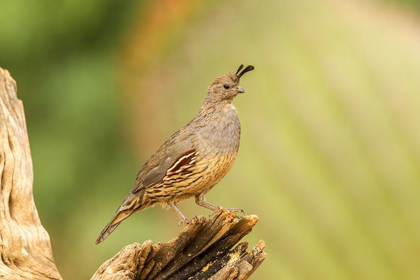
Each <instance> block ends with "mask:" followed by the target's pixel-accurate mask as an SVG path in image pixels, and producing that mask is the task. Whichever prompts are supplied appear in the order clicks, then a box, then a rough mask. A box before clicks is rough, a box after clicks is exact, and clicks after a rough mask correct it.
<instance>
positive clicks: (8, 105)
mask: <svg viewBox="0 0 420 280" xmlns="http://www.w3.org/2000/svg"><path fill="white" fill-rule="evenodd" d="M16 91H17V89H16V82H15V81H14V80H13V79H12V77H11V76H10V74H9V72H8V71H7V70H3V69H2V68H0V256H1V258H0V279H61V276H60V274H59V273H58V271H57V268H56V266H55V264H54V259H53V255H52V250H51V244H50V237H49V236H48V233H47V231H46V230H45V229H44V228H43V227H42V225H41V221H40V220H39V217H38V212H37V210H36V207H35V203H34V199H33V195H32V182H33V170H32V158H31V152H30V149H29V140H28V134H27V131H26V122H25V114H24V111H23V105H22V102H21V101H20V100H19V99H17V96H16Z"/></svg>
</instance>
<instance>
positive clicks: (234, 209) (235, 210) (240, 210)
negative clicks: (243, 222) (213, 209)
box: [225, 208, 245, 215]
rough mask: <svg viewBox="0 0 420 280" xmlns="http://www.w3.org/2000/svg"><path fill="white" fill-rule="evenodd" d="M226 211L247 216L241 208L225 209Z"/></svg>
mask: <svg viewBox="0 0 420 280" xmlns="http://www.w3.org/2000/svg"><path fill="white" fill-rule="evenodd" d="M225 209H226V210H228V211H231V212H235V213H237V212H241V213H242V214H244V215H245V211H244V210H243V209H240V208H225Z"/></svg>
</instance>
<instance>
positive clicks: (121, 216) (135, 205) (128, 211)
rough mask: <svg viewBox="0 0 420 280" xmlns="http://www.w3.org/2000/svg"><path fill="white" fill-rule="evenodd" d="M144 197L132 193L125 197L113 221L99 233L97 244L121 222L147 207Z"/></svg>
mask: <svg viewBox="0 0 420 280" xmlns="http://www.w3.org/2000/svg"><path fill="white" fill-rule="evenodd" d="M142 197H143V195H141V196H140V195H133V194H131V193H130V194H129V195H128V196H127V197H126V198H125V199H124V201H123V203H122V205H121V206H120V208H118V210H117V212H116V213H115V215H114V217H112V219H111V221H109V223H108V224H107V225H106V226H105V228H104V229H103V230H102V232H101V234H99V236H98V238H97V239H96V242H95V244H99V243H101V242H102V241H104V240H105V238H107V237H108V236H109V235H110V234H111V233H112V232H113V231H114V230H115V229H116V228H117V227H118V226H119V225H120V224H121V222H122V221H124V220H125V219H127V218H128V217H130V216H131V215H132V214H134V213H136V212H138V211H140V210H142V209H144V208H147V205H144V204H143V199H142Z"/></svg>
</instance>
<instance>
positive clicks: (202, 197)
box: [195, 194, 220, 212]
mask: <svg viewBox="0 0 420 280" xmlns="http://www.w3.org/2000/svg"><path fill="white" fill-rule="evenodd" d="M205 196H206V194H200V195H196V196H195V203H197V205H198V206H201V207H204V208H207V209H210V210H211V211H213V212H214V211H216V210H219V209H220V206H217V205H213V204H210V203H208V202H206V197H205Z"/></svg>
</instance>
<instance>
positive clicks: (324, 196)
mask: <svg viewBox="0 0 420 280" xmlns="http://www.w3.org/2000/svg"><path fill="white" fill-rule="evenodd" d="M419 8H420V5H419V2H418V1H415V0H413V1H409V0H406V1H397V0H395V1H391V0H388V1H385V0H364V1H362V0H342V1H334V0H317V1H310V0H266V1H258V0H242V1H239V0H233V1H193V0H179V1H173V0H155V1H150V0H149V1H134V0H126V1H112V0H91V1H82V0H62V1H47V0H39V1H36V2H34V1H22V0H18V1H2V3H1V9H0V67H2V68H6V69H8V70H9V71H10V72H11V74H12V76H13V77H14V79H15V80H16V81H17V84H18V90H19V91H18V96H19V98H20V99H22V100H23V102H24V105H25V112H26V119H27V125H28V131H29V139H30V142H31V150H32V156H33V162H34V172H35V182H34V196H35V202H36V205H37V208H38V212H39V215H40V217H41V220H42V223H43V225H44V227H45V228H46V229H47V231H48V232H49V234H50V236H51V242H52V247H53V251H54V257H55V261H56V264H57V266H58V269H59V271H60V273H61V274H62V276H63V277H64V278H65V279H88V278H89V277H90V276H91V275H92V274H93V273H94V272H95V270H96V269H97V268H98V267H99V266H100V264H101V263H102V262H104V261H105V260H107V259H109V258H110V257H112V256H113V255H114V254H115V253H116V252H117V251H119V250H120V249H121V248H122V247H123V246H125V245H127V244H130V243H132V242H140V243H141V242H143V241H145V240H147V239H152V240H153V241H154V242H165V241H168V240H169V239H171V238H172V237H173V236H175V235H176V234H177V233H178V231H179V230H180V228H178V227H177V224H178V217H177V216H176V214H175V213H174V212H172V211H165V210H163V209H161V208H160V207H155V208H152V209H149V210H146V211H143V212H140V213H138V214H136V215H134V216H132V217H131V218H130V219H128V220H126V221H125V222H124V223H122V224H121V226H120V227H119V228H118V230H116V231H115V232H114V233H113V234H112V235H111V236H110V237H109V238H108V239H107V240H106V241H105V242H104V243H102V244H100V245H99V246H95V245H94V241H95V239H96V237H97V235H98V234H99V232H100V231H101V230H102V228H103V227H104V226H105V224H106V223H107V222H108V221H109V219H110V218H111V217H112V215H113V213H114V211H115V210H116V209H117V207H118V206H119V205H120V203H121V201H122V200H123V198H124V197H125V195H126V193H127V192H128V191H129V190H130V188H131V186H132V185H133V183H134V179H135V177H136V174H137V171H138V170H139V169H140V167H141V166H142V165H143V163H144V162H145V161H146V160H147V158H148V157H149V156H150V155H151V154H152V153H153V152H154V151H155V150H156V149H157V148H158V147H159V146H160V144H161V143H163V142H164V140H166V139H167V138H168V137H169V136H170V135H171V134H172V133H173V132H175V131H176V130H177V129H179V128H180V127H181V126H183V125H185V124H186V123H187V122H188V121H189V120H190V119H191V118H192V117H194V115H195V114H196V112H197V111H198V110H199V108H200V106H201V102H202V100H203V97H204V95H205V92H206V89H207V86H208V85H209V84H210V82H211V81H212V80H213V79H214V78H215V77H217V76H220V75H223V74H225V73H226V72H228V71H235V70H236V69H237V67H238V66H239V65H240V64H241V63H243V64H253V65H255V67H256V70H255V71H254V72H251V73H249V74H248V75H246V76H245V78H244V79H242V81H241V82H242V86H243V87H244V88H245V89H246V94H245V95H241V96H239V97H238V98H237V99H236V100H235V106H236V108H237V109H238V111H239V114H240V118H241V122H242V131H243V133H242V140H241V148H240V152H239V156H238V158H237V161H236V163H235V166H234V167H233V169H232V170H231V172H230V173H229V174H228V176H227V177H226V178H225V179H224V180H223V181H222V182H221V183H220V184H219V185H218V186H217V187H216V188H215V189H213V190H212V191H211V192H210V193H209V195H208V196H207V200H208V201H209V202H211V203H214V204H219V205H222V206H225V207H239V208H243V209H245V210H246V212H247V213H248V214H256V215H258V216H259V217H260V221H259V223H258V225H257V226H256V227H255V229H254V231H253V232H252V233H251V234H250V235H249V236H247V237H246V240H247V241H249V242H250V245H254V244H255V243H256V242H257V241H258V240H259V239H264V240H265V241H266V244H267V248H266V252H267V253H268V258H267V260H266V261H265V262H264V263H263V265H262V266H261V267H260V268H259V269H258V271H257V272H256V273H255V276H254V277H253V279H369V280H370V279H378V280H379V279H380V280H387V279H420V265H419V264H420V218H419V217H420V113H419V112H420V90H419V89H420V78H419V77H420V9H419ZM180 208H181V209H182V210H183V211H184V213H185V214H187V215H188V216H192V215H194V214H203V215H208V214H209V211H207V210H206V209H203V208H200V207H198V206H196V205H195V204H194V202H193V201H187V202H184V203H182V204H180Z"/></svg>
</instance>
